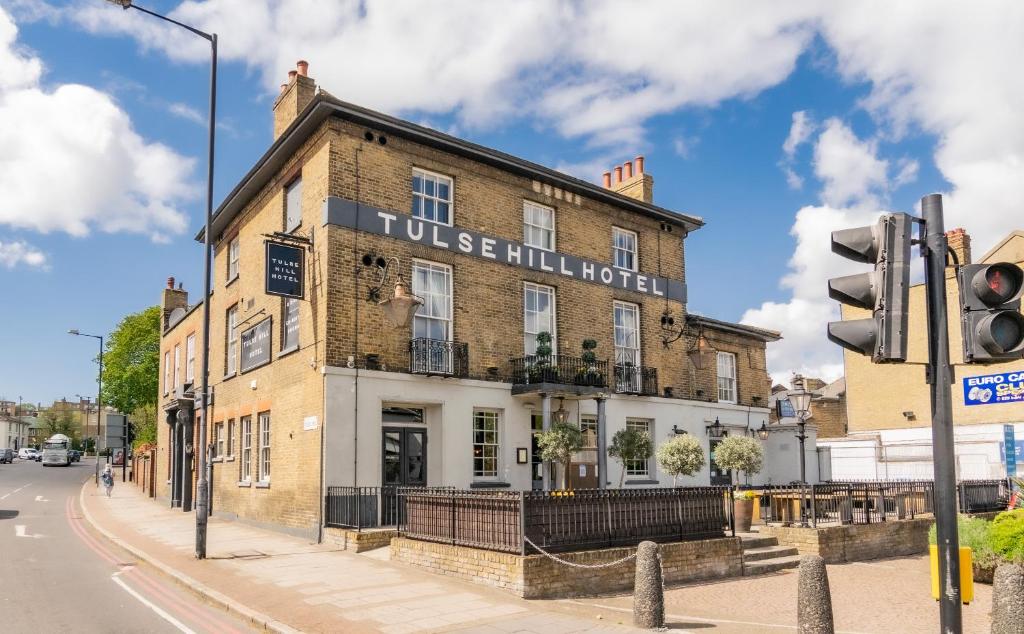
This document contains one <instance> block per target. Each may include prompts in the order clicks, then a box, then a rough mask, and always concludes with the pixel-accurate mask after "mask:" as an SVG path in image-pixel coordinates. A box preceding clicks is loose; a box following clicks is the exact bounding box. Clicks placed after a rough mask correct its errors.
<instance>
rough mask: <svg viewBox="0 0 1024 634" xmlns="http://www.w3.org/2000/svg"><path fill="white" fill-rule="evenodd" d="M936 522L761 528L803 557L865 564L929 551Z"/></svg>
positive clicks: (833, 562)
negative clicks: (810, 556)
mask: <svg viewBox="0 0 1024 634" xmlns="http://www.w3.org/2000/svg"><path fill="white" fill-rule="evenodd" d="M933 521H934V520H933V519H932V518H930V517H928V518H917V519H912V520H894V521H889V522H879V523H877V524H856V525H850V526H828V527H821V528H799V527H796V526H762V527H759V529H758V530H759V531H760V533H761V534H762V535H765V536H769V537H775V538H777V539H778V540H779V544H782V545H785V546H795V547H796V548H797V550H799V551H800V554H801V555H821V556H822V558H823V559H824V560H825V562H826V563H830V564H839V563H844V562H848V561H866V560H869V559H881V558H883V557H899V556H904V555H917V554H920V553H924V552H928V529H929V528H930V527H931V525H932V523H933Z"/></svg>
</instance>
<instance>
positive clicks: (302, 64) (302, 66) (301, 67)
mask: <svg viewBox="0 0 1024 634" xmlns="http://www.w3.org/2000/svg"><path fill="white" fill-rule="evenodd" d="M295 68H297V69H298V71H299V74H300V75H302V76H303V77H306V76H307V74H308V73H309V62H307V61H306V60H304V59H300V60H299V61H297V62H295Z"/></svg>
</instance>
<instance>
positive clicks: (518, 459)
mask: <svg viewBox="0 0 1024 634" xmlns="http://www.w3.org/2000/svg"><path fill="white" fill-rule="evenodd" d="M324 374H325V376H324V381H325V388H326V390H325V392H326V397H325V403H324V421H325V426H324V447H323V451H324V469H325V473H324V483H325V484H326V485H327V486H335V485H340V486H381V485H403V484H404V485H426V486H454V487H457V488H484V487H486V488H504V487H508V488H510V489H531V488H542V487H543V475H544V468H543V466H542V465H540V464H539V458H538V457H537V455H536V446H535V444H534V433H535V432H537V431H540V430H541V429H542V428H543V426H544V418H545V410H546V411H547V412H548V416H549V421H551V420H552V419H553V418H554V415H555V413H556V412H558V410H559V409H560V408H563V407H564V409H565V411H566V412H567V415H568V420H569V421H571V422H574V423H577V424H579V425H580V427H581V429H582V430H583V431H584V437H585V439H586V440H587V445H588V447H589V448H587V449H584V450H583V451H581V452H579V454H578V455H577V456H576V457H575V458H574V460H573V462H572V464H571V466H570V470H569V471H570V484H571V485H572V486H574V487H575V488H597V487H598V486H599V484H600V477H601V476H600V475H599V473H598V463H599V462H600V461H599V455H600V454H601V453H602V452H601V451H600V450H599V447H600V446H601V442H602V440H603V441H604V443H609V442H610V441H611V438H612V436H613V435H614V434H615V432H617V431H618V430H620V429H623V428H624V427H626V426H631V427H639V428H642V429H645V430H646V431H647V432H648V433H649V434H650V435H651V437H652V439H653V440H654V444H655V446H657V445H660V444H661V443H663V442H665V441H666V440H668V439H670V438H672V437H673V436H674V435H676V434H677V433H684V432H685V433H687V434H691V435H693V436H694V437H696V438H698V439H700V440H701V441H702V443H703V444H704V448H705V453H706V455H708V454H710V452H711V451H712V449H713V447H712V444H713V442H714V441H713V440H712V439H711V438H710V437H709V435H708V432H707V429H706V428H707V426H708V425H711V424H713V423H714V422H715V421H716V419H717V420H718V421H719V422H720V424H721V425H723V426H724V427H725V428H726V430H727V432H728V433H729V434H732V435H735V434H749V433H750V430H754V429H757V428H759V427H760V426H761V424H762V422H766V421H767V420H768V410H767V409H766V408H758V407H746V406H738V405H733V404H726V403H708V402H702V401H687V400H682V399H669V398H661V397H652V396H631V395H621V394H615V393H609V392H603V393H597V392H587V393H582V394H581V393H578V390H577V393H572V390H571V389H566V390H561V389H558V388H551V389H545V390H544V391H543V392H542V391H540V389H539V388H538V390H537V391H531V392H527V393H521V394H516V393H514V392H516V390H514V389H513V386H512V385H511V384H509V383H502V382H490V381H476V380H468V379H454V378H441V377H428V376H421V375H412V374H401V373H395V372H378V371H371V370H359V371H358V372H357V371H356V370H354V369H348V368H334V367H329V368H326V369H325V370H324ZM520 391H521V390H520ZM545 400H546V401H547V403H546V404H545ZM602 401H603V405H601V402H602ZM601 409H603V414H602V412H601V411H599V410H601ZM602 420H603V422H604V430H603V431H604V433H603V434H601V424H600V421H602ZM771 430H772V433H770V434H769V436H768V438H767V439H766V440H764V441H762V442H763V443H764V447H765V467H764V469H763V470H762V472H761V473H760V474H756V475H753V476H749V477H748V476H746V475H745V474H740V476H739V477H740V478H741V481H742V482H744V483H747V482H749V483H750V484H763V483H768V482H771V483H775V484H784V483H789V482H791V481H794V480H797V479H798V478H799V475H800V460H799V446H800V444H799V441H798V440H797V438H796V435H797V430H796V426H795V425H773V426H771ZM815 432H816V430H815V428H814V426H813V425H808V426H807V438H806V441H805V452H806V453H805V455H806V463H805V464H806V472H807V480H808V481H809V482H817V481H818V480H819V479H820V478H819V466H818V459H817V456H818V452H817V450H816V444H815ZM602 436H603V438H602ZM606 471H607V474H606V476H605V482H606V484H607V486H609V487H618V486H619V483H620V482H622V484H623V486H625V487H643V486H671V485H672V484H673V481H672V477H671V476H670V475H667V474H665V473H662V472H661V470H660V469H659V468H658V466H657V464H656V461H655V460H654V459H653V458H651V459H650V460H647V461H639V462H637V463H633V464H630V465H626V469H625V473H623V465H621V464H619V463H618V462H617V461H615V460H613V459H610V458H609V459H608V460H607V467H606ZM561 476H562V474H561V471H560V468H558V469H556V470H555V472H554V473H549V480H550V485H551V486H555V487H557V486H558V485H559V484H560V483H561ZM730 482H731V477H730V475H729V474H722V473H719V472H718V471H717V470H715V469H714V468H713V465H712V464H711V461H710V460H709V464H708V465H706V466H705V467H704V469H703V470H702V471H701V472H700V473H698V474H696V475H695V476H693V477H688V478H680V479H679V481H678V484H679V485H680V486H695V485H707V484H728V483H730Z"/></svg>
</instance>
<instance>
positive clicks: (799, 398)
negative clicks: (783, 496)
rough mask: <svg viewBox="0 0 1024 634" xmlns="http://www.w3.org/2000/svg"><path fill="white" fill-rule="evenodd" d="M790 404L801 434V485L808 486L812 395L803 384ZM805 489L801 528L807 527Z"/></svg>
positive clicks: (794, 393) (801, 493) (801, 507)
mask: <svg viewBox="0 0 1024 634" xmlns="http://www.w3.org/2000/svg"><path fill="white" fill-rule="evenodd" d="M789 402H790V404H791V405H792V406H793V410H794V411H795V412H796V417H797V425H798V426H799V427H800V433H798V434H797V436H796V438H797V440H799V441H800V484H802V485H804V484H807V465H806V462H807V456H806V455H805V452H804V441H805V440H807V433H806V425H807V416H808V414H810V408H811V393H810V392H808V391H807V390H805V389H804V386H803V383H801V384H800V387H799V388H797V389H795V390H793V391H791V392H790V393H789ZM803 493H804V490H803V487H801V488H800V526H803V527H806V526H807V509H805V508H804V501H803Z"/></svg>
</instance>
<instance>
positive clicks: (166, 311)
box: [160, 277, 188, 329]
mask: <svg viewBox="0 0 1024 634" xmlns="http://www.w3.org/2000/svg"><path fill="white" fill-rule="evenodd" d="M160 308H161V309H162V311H163V327H164V328H165V329H166V328H167V324H168V317H170V316H171V313H173V312H174V311H175V310H177V309H178V308H183V309H185V310H188V293H187V292H185V291H184V290H182V289H181V288H174V278H173V277H168V278H167V288H165V289H164V291H163V296H162V297H161V298H160Z"/></svg>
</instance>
